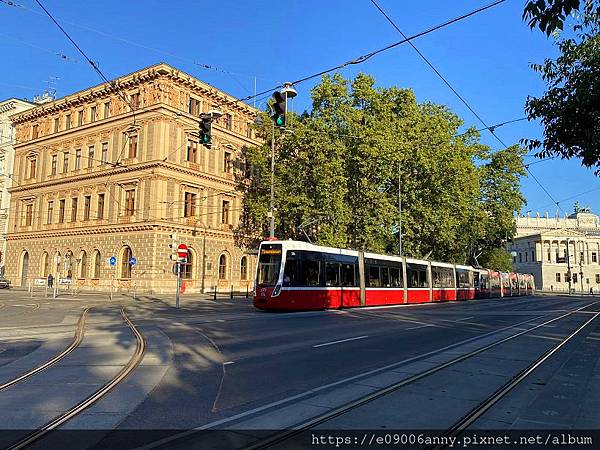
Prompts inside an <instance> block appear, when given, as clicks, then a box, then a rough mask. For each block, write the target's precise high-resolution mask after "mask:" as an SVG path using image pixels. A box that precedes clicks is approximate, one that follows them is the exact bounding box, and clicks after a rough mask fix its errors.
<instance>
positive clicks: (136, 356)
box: [0, 308, 146, 450]
mask: <svg viewBox="0 0 600 450" xmlns="http://www.w3.org/2000/svg"><path fill="white" fill-rule="evenodd" d="M88 311H89V308H87V309H86V310H85V311H84V313H83V314H82V316H81V318H80V320H79V322H78V327H77V331H76V335H75V338H74V340H73V341H72V342H71V345H69V347H67V348H66V349H65V350H64V351H63V352H61V353H59V354H58V355H56V356H55V357H54V358H52V359H51V360H49V361H47V362H46V363H44V364H42V365H40V366H38V367H36V368H35V369H32V370H30V371H28V372H27V373H25V374H23V375H21V376H20V377H17V378H15V379H13V380H11V381H9V382H7V383H4V384H3V385H2V386H1V388H2V389H6V388H8V387H9V386H12V385H14V384H16V383H18V382H20V381H23V380H25V379H27V378H29V377H31V376H33V375H35V374H37V373H39V372H41V371H43V370H45V369H47V368H48V367H50V366H51V365H53V364H55V363H56V362H58V361H59V360H60V359H62V358H64V357H65V356H67V355H68V354H69V353H71V352H72V351H73V350H74V349H75V348H76V347H77V346H79V344H80V343H81V341H82V339H83V330H84V326H85V319H86V317H87V315H88ZM120 313H121V317H122V320H123V321H124V322H125V324H126V325H127V326H128V328H129V329H130V330H131V332H132V333H133V335H134V337H135V340H136V347H135V350H134V352H133V355H132V356H131V357H130V359H129V360H128V362H127V363H126V364H125V365H124V366H123V367H122V368H121V370H119V372H118V373H117V374H116V375H114V376H113V377H112V378H111V379H110V380H108V381H107V382H106V383H104V384H103V385H102V386H101V387H100V388H99V389H97V390H96V391H94V392H93V393H92V394H90V395H88V396H87V397H86V398H84V399H83V400H81V401H80V402H78V403H77V404H76V405H74V406H72V407H71V408H69V409H68V410H66V411H64V412H62V413H61V414H59V415H57V416H56V417H54V418H53V419H51V420H50V421H49V422H47V423H46V424H44V425H42V426H41V427H39V428H38V429H36V430H34V431H32V432H31V433H29V434H27V435H26V436H24V437H22V438H21V439H20V440H19V441H17V442H15V443H13V444H11V445H9V446H8V447H7V449H8V450H18V449H23V448H26V447H28V446H29V445H31V444H33V443H34V442H37V441H39V440H40V439H42V438H43V437H44V436H45V435H46V434H47V433H49V432H50V431H52V430H55V429H57V428H59V427H61V426H62V425H63V424H65V423H66V422H67V421H69V420H71V419H73V418H74V417H76V416H77V415H78V414H80V413H82V412H83V411H84V410H86V409H87V408H89V407H91V406H92V405H94V404H95V403H96V402H98V401H99V400H100V399H102V398H103V397H105V396H106V395H107V394H109V392H110V391H111V390H113V389H114V388H115V387H116V386H117V385H119V384H120V383H121V382H122V381H123V380H125V379H126V378H127V376H128V375H129V374H131V373H132V372H133V371H134V370H135V369H136V368H137V367H138V365H139V364H140V363H141V361H142V359H143V357H144V353H145V349H146V342H145V339H144V337H143V336H142V334H141V333H140V331H139V330H138V328H137V327H136V326H135V325H134V324H133V322H132V321H131V320H130V319H129V317H128V316H127V314H126V312H125V309H124V308H121V311H120ZM2 389H0V391H1V390H2ZM0 395H1V394H0Z"/></svg>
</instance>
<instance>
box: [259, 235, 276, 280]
mask: <svg viewBox="0 0 600 450" xmlns="http://www.w3.org/2000/svg"><path fill="white" fill-rule="evenodd" d="M280 267H281V245H279V244H268V245H263V246H262V247H261V249H260V255H259V257H258V280H257V282H258V284H259V285H261V286H275V284H276V283H277V279H278V278H279V268H280Z"/></svg>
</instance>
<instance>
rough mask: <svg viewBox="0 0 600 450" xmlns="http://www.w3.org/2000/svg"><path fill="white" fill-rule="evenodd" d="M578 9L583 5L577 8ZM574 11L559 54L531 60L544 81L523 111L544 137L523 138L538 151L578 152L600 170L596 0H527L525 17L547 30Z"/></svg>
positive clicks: (564, 154)
mask: <svg viewBox="0 0 600 450" xmlns="http://www.w3.org/2000/svg"><path fill="white" fill-rule="evenodd" d="M578 9H581V11H578ZM569 13H573V14H575V13H577V14H575V15H574V19H573V20H574V24H573V31H574V33H570V34H573V36H572V37H567V38H558V41H557V45H558V49H559V51H560V56H559V57H558V58H556V59H546V60H545V61H544V62H543V64H533V65H532V67H533V69H534V70H535V71H536V72H538V73H539V74H540V76H541V78H542V79H543V80H544V81H545V82H546V85H547V90H546V92H545V93H544V94H543V95H542V96H541V97H539V98H536V97H529V98H528V99H527V102H526V107H525V109H526V112H527V115H528V117H529V119H538V120H540V121H541V122H542V125H543V126H544V138H543V139H542V140H539V139H531V140H525V141H524V142H525V143H526V145H527V147H528V149H530V150H537V151H538V153H537V154H536V156H539V157H548V156H560V157H563V158H579V159H581V161H582V164H583V165H585V166H587V167H596V168H597V170H596V173H597V174H598V173H599V172H600V34H599V31H600V2H598V1H595V0H594V1H592V0H590V1H586V2H584V3H583V4H580V2H579V1H575V0H561V1H553V2H548V3H546V2H545V1H543V0H541V1H540V0H538V1H530V2H528V4H527V5H526V7H525V13H524V17H525V18H526V19H529V23H530V25H531V26H532V27H535V26H538V27H539V28H540V29H541V30H542V31H544V32H545V33H546V34H548V35H549V34H550V33H553V32H554V33H556V32H557V31H558V30H561V29H562V27H563V24H564V22H565V19H566V15H567V14H569Z"/></svg>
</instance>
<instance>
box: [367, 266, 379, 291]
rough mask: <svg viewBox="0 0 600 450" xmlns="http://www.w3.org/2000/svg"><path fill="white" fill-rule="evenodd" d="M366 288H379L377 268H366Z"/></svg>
mask: <svg viewBox="0 0 600 450" xmlns="http://www.w3.org/2000/svg"><path fill="white" fill-rule="evenodd" d="M366 272H367V274H368V278H367V287H381V280H380V279H379V266H367V271H366Z"/></svg>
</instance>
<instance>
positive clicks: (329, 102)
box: [239, 74, 523, 263]
mask: <svg viewBox="0 0 600 450" xmlns="http://www.w3.org/2000/svg"><path fill="white" fill-rule="evenodd" d="M263 119H264V120H263V124H262V125H261V126H259V127H258V130H257V131H258V133H259V135H260V136H262V137H263V139H264V140H265V145H264V146H261V147H256V148H249V149H246V155H245V157H246V161H247V167H248V173H249V177H250V182H247V181H245V182H242V183H241V188H243V189H245V190H246V196H245V204H244V214H243V216H242V223H241V227H240V233H239V236H246V237H247V236H251V237H252V239H255V240H257V239H259V238H260V237H261V236H266V235H268V218H267V212H268V205H269V192H270V173H271V172H270V154H271V133H272V123H271V122H269V119H268V118H267V117H266V115H265V116H264V117H263ZM461 126H462V121H461V120H460V118H459V117H457V116H456V115H455V114H453V113H452V112H450V111H449V110H448V109H447V108H446V107H444V106H441V105H435V104H432V103H424V104H419V103H418V102H417V101H416V99H415V96H414V93H413V92H412V91H411V90H409V89H401V88H398V87H389V88H387V87H376V86H375V81H374V79H373V78H372V77H370V76H368V75H364V74H360V75H358V76H357V77H356V78H355V79H353V80H346V79H344V78H343V77H342V76H341V75H334V76H325V77H323V79H322V81H321V83H320V84H319V85H317V86H315V87H314V88H313V90H312V109H311V112H310V113H304V114H302V115H301V116H292V117H291V124H290V126H289V128H290V129H291V132H280V131H279V130H277V131H276V135H275V144H276V145H275V149H276V163H275V183H274V185H275V205H276V208H277V211H276V235H277V236H278V237H281V238H293V239H306V238H308V239H310V240H311V241H313V242H316V243H319V244H323V245H331V246H339V247H350V248H357V249H364V250H370V251H375V252H386V251H387V252H390V253H397V252H398V228H399V224H400V222H401V227H402V236H403V249H404V252H403V253H404V254H406V255H410V256H415V257H425V256H427V257H430V258H432V259H438V260H447V261H453V262H457V263H464V262H473V261H474V259H473V257H474V256H476V255H477V253H481V252H482V251H483V250H486V249H488V248H491V247H490V245H493V246H498V245H500V243H501V241H502V239H504V240H506V238H507V237H508V238H510V237H512V233H514V223H513V221H512V220H508V219H507V218H508V217H510V218H511V219H512V214H513V212H514V211H515V210H518V209H520V207H521V205H522V196H521V195H520V192H519V175H520V174H521V172H520V171H521V170H522V165H519V164H518V163H517V161H518V159H519V158H521V156H522V153H523V152H522V151H521V150H520V149H518V147H515V148H511V149H508V150H506V151H503V152H498V153H494V154H492V153H491V152H490V151H489V149H488V148H487V147H485V146H482V145H481V144H479V143H478V142H477V139H478V134H477V132H476V131H474V130H470V131H468V132H467V133H459V132H458V130H459V128H460V127H461ZM476 161H477V162H478V164H475V162H476ZM495 171H500V172H502V173H496V172H495ZM495 185H498V186H500V188H501V190H502V192H501V193H497V194H495V193H492V192H491V189H493V187H494V186H495ZM399 190H400V196H401V199H402V214H401V217H400V213H399V208H398V192H399ZM241 230H244V232H243V233H242V232H241ZM498 236H502V239H499V238H497V237H498ZM488 239H489V240H490V244H489V245H488V243H487V240H488Z"/></svg>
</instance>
